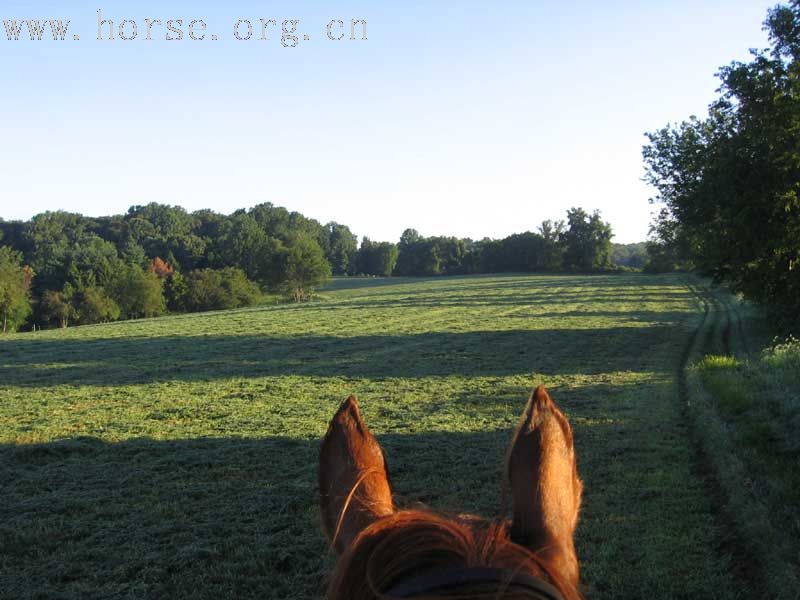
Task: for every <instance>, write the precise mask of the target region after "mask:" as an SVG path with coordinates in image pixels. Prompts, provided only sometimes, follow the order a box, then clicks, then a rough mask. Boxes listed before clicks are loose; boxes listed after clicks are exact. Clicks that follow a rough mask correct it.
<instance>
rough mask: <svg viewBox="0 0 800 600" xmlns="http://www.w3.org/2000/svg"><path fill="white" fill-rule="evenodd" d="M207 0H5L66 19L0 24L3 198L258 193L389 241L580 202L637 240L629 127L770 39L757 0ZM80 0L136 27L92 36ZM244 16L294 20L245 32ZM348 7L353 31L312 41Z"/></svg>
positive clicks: (81, 203)
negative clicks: (13, 26) (264, 36)
mask: <svg viewBox="0 0 800 600" xmlns="http://www.w3.org/2000/svg"><path fill="white" fill-rule="evenodd" d="M220 4H221V3H213V4H212V3H201V2H193V3H188V2H133V1H132V0H128V1H107V2H100V1H99V0H96V1H95V2H93V3H91V4H87V3H83V2H80V3H79V2H35V1H26V2H19V1H15V0H11V1H8V0H4V1H3V2H2V4H0V19H18V20H19V19H32V18H39V19H56V18H61V19H70V20H71V23H70V28H69V34H68V36H67V37H68V39H67V41H64V42H53V41H52V40H51V41H34V42H32V41H30V40H29V39H27V40H24V39H23V38H27V36H28V34H27V29H25V28H23V38H21V40H20V41H8V40H7V39H6V36H5V31H4V30H2V29H0V76H2V80H3V84H2V92H0V115H2V118H3V124H2V128H1V129H0V130H1V131H2V134H0V140H2V141H0V181H2V186H0V217H2V218H4V219H6V220H9V219H27V218H29V217H31V216H32V215H34V214H36V213H38V212H42V211H45V210H57V209H64V210H69V211H75V212H82V213H84V214H88V215H104V214H113V213H122V212H125V211H126V210H127V208H128V207H129V206H131V205H133V204H146V203H148V202H153V201H155V202H162V203H167V204H178V205H181V206H183V207H185V208H186V209H188V210H196V209H200V208H212V209H214V210H217V211H220V212H224V213H229V212H232V211H233V210H236V209H237V208H244V207H249V206H253V205H255V204H258V203H261V202H267V201H268V202H273V203H274V204H277V205H282V206H286V207H287V208H289V209H292V210H298V211H300V212H302V213H304V214H306V215H307V216H310V217H314V218H316V219H318V220H320V221H323V222H326V221H329V220H336V221H338V222H341V223H345V224H347V225H349V226H350V227H351V229H352V230H353V231H354V232H355V233H356V234H358V235H359V236H364V235H367V236H369V237H371V238H372V239H379V240H391V241H395V240H397V238H399V236H400V233H401V232H402V231H403V229H405V228H406V227H414V228H416V229H418V230H419V231H420V233H422V234H424V235H434V234H442V235H457V236H461V237H472V238H482V237H485V236H490V237H502V236H505V235H508V234H510V233H513V232H519V231H524V230H533V229H535V227H536V226H537V225H538V224H539V223H540V222H541V221H542V220H544V219H558V218H563V217H564V214H565V212H566V209H567V208H569V207H571V206H583V207H584V208H586V209H589V210H591V209H599V210H600V211H601V212H602V214H603V216H604V218H605V219H606V220H608V221H610V222H611V224H612V226H613V227H614V231H615V233H616V238H615V241H618V242H632V241H640V240H643V239H644V238H645V237H646V235H647V229H648V224H649V221H650V213H651V211H652V207H651V206H650V205H649V204H648V202H647V200H648V198H649V197H650V196H651V195H652V194H653V191H652V190H651V189H649V188H648V187H647V186H646V185H645V184H644V183H642V182H641V177H642V175H643V167H642V160H641V146H642V145H643V143H644V142H645V138H644V135H643V134H644V132H646V131H651V130H654V129H656V128H659V127H661V126H663V125H665V124H666V123H668V122H671V121H677V120H682V119H684V118H686V117H688V116H689V115H691V114H704V113H705V109H706V106H707V104H708V103H709V102H710V101H711V100H712V99H713V98H714V90H715V89H716V88H717V86H718V81H717V80H716V78H715V77H714V73H715V72H716V70H717V68H718V67H720V66H722V65H724V64H727V63H728V62H730V61H731V60H733V59H739V60H746V59H747V58H748V48H751V47H764V46H765V45H766V44H767V40H766V35H765V33H764V32H763V31H762V30H761V23H762V21H763V20H764V17H765V16H766V11H767V8H768V7H770V6H772V5H773V4H774V2H761V1H759V0H749V1H741V0H725V1H704V0H696V1H676V2H670V3H656V2H650V1H646V2H643V1H625V2H602V3H601V2H588V1H587V2H572V3H570V4H569V5H568V6H567V4H566V3H563V2H536V1H526V2H522V1H520V2H503V1H497V2H491V3H489V2H457V1H447V2H445V1H443V0H439V1H435V0H431V1H429V2H409V1H406V2H391V3H389V2H381V3H378V2H375V1H373V2H336V1H328V2H309V1H301V2H245V1H237V0H234V1H232V2H228V3H225V4H224V5H222V6H220ZM98 8H100V9H102V12H103V17H104V18H105V19H111V20H113V21H114V26H115V28H118V25H119V22H120V21H122V20H123V19H132V20H135V21H136V22H137V26H138V29H139V32H138V37H137V39H134V40H131V41H123V40H120V39H119V38H118V37H117V39H115V40H114V41H108V40H103V41H97V39H96V36H97V12H96V11H97V9H98ZM146 18H149V19H160V20H161V21H162V23H163V24H165V23H166V21H167V20H168V19H183V25H182V27H181V29H182V30H183V35H184V39H183V40H180V41H166V40H165V39H164V36H165V34H166V29H165V27H164V26H163V25H162V27H161V29H159V28H158V26H155V27H154V29H153V33H152V37H153V38H154V39H153V40H151V41H147V40H145V39H144V37H145V27H146V26H145V19H146ZM260 18H263V19H275V20H276V21H277V22H278V23H279V24H280V23H281V21H282V20H284V19H299V20H300V24H299V25H298V30H299V31H300V33H301V34H306V35H308V36H309V38H310V39H309V40H308V41H302V39H301V41H300V42H299V44H298V46H297V47H296V48H284V47H282V46H281V44H280V41H279V36H278V37H277V38H276V37H275V36H274V35H270V38H271V39H270V40H268V41H261V40H258V39H257V38H258V37H259V36H260V25H259V19H260ZM351 18H356V19H365V20H366V21H367V28H368V33H367V36H368V40H367V41H361V40H356V41H351V40H349V39H348V38H349V37H350V36H349V35H347V36H346V37H345V39H344V40H342V41H336V42H334V41H330V40H328V39H326V25H327V24H328V23H329V22H330V21H331V20H332V19H341V20H343V21H344V22H345V25H346V31H347V33H348V34H349V24H350V19H351ZM194 19H198V20H199V19H202V20H203V21H204V22H205V23H206V24H207V25H208V30H207V32H206V39H205V40H203V41H191V40H189V39H188V31H187V29H188V23H189V22H190V21H191V20H194ZM239 19H248V20H250V21H251V22H252V23H253V24H254V35H253V37H252V38H251V39H250V40H248V41H238V40H236V39H235V38H234V35H233V25H234V23H236V21H237V20H239ZM197 27H198V29H199V27H200V26H199V25H198V26H197ZM195 31H197V30H195ZM239 31H240V36H242V37H243V36H244V35H245V34H246V26H245V25H244V24H243V25H241V26H240V30H239ZM131 33H132V29H131V28H130V27H129V28H128V33H127V35H128V36H130V35H131ZM212 33H213V34H215V35H217V36H218V38H219V39H218V40H216V41H212V40H210V35H211V34H212ZM74 34H77V35H79V36H80V40H78V41H74V40H73V39H72V36H73V35H74ZM47 35H49V30H48V33H47ZM196 37H199V34H196Z"/></svg>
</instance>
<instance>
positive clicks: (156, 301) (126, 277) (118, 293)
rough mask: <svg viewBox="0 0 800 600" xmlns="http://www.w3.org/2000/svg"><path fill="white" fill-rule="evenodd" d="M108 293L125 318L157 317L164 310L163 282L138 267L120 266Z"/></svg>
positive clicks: (153, 274)
mask: <svg viewBox="0 0 800 600" xmlns="http://www.w3.org/2000/svg"><path fill="white" fill-rule="evenodd" d="M109 291H110V295H111V297H112V298H113V299H114V301H115V302H116V303H117V304H118V305H119V308H120V312H121V314H122V315H123V316H124V317H126V318H129V319H135V318H139V317H157V316H159V315H161V314H164V311H165V310H166V301H165V299H164V282H163V280H161V279H159V278H158V276H157V275H156V274H155V273H152V272H150V271H145V270H144V269H142V267H140V266H139V265H124V266H122V267H121V268H120V269H119V271H118V272H117V273H116V274H115V276H114V278H113V279H112V281H111V283H110V285H109Z"/></svg>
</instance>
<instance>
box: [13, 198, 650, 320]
mask: <svg viewBox="0 0 800 600" xmlns="http://www.w3.org/2000/svg"><path fill="white" fill-rule="evenodd" d="M612 235H613V234H612V230H611V226H610V225H609V224H608V223H606V222H604V221H603V220H602V218H601V216H600V214H599V213H598V212H594V213H592V214H589V213H587V212H586V211H584V210H583V209H580V208H573V209H571V210H569V211H568V212H567V218H566V220H564V221H545V222H544V223H542V224H541V225H540V226H539V227H538V229H537V231H535V232H525V233H521V234H515V235H511V236H509V237H507V238H505V239H501V240H493V239H489V238H486V239H483V240H480V241H473V240H470V239H459V238H454V237H423V236H421V235H420V234H419V233H418V232H417V231H416V230H414V229H408V230H406V231H405V232H404V233H403V235H402V236H401V238H400V240H399V242H398V243H396V244H395V243H390V242H374V241H371V240H370V239H369V238H363V239H362V241H361V243H360V244H359V243H358V239H357V237H356V236H355V235H354V234H353V233H352V231H351V230H350V229H349V228H348V227H347V226H346V225H342V224H339V223H335V222H331V223H327V224H325V225H323V224H321V223H319V222H318V221H316V220H314V219H309V218H307V217H305V216H303V215H301V214H300V213H297V212H290V211H288V210H286V209H285V208H282V207H277V206H274V205H272V204H270V203H265V204H260V205H258V206H255V207H253V208H251V209H249V210H239V211H236V212H234V213H233V214H231V215H222V214H219V213H216V212H213V211H210V210H201V211H197V212H193V213H188V212H187V211H185V210H184V209H182V208H180V207H177V206H168V205H163V204H156V203H153V204H148V205H146V206H133V207H131V208H130V209H129V210H128V212H127V213H126V214H124V215H115V216H110V217H86V216H83V215H80V214H75V213H68V212H61V211H58V212H46V213H42V214H39V215H36V216H35V217H33V218H31V219H30V220H29V221H24V222H23V221H2V220H0V318H2V326H3V331H4V332H5V331H10V330H16V329H19V328H24V327H33V326H38V327H66V326H69V325H71V324H89V323H99V322H106V321H114V320H118V319H131V318H140V317H153V316H158V315H161V314H164V313H166V312H193V311H203V310H215V309H227V308H236V307H242V306H249V305H252V304H254V303H256V302H258V301H259V300H260V299H261V298H262V296H263V294H264V293H265V292H266V293H272V294H280V295H283V296H286V297H289V298H292V299H293V300H295V301H301V300H304V299H306V298H307V297H308V296H309V294H310V293H311V291H312V290H313V289H314V288H315V287H317V286H319V285H321V284H322V283H323V282H324V281H325V280H326V279H327V278H328V277H329V276H330V275H331V274H333V275H374V276H391V275H401V276H437V275H457V274H470V273H497V272H534V271H536V272H558V271H581V272H592V271H601V270H606V269H610V268H612V266H613V264H612V249H613V250H614V251H615V252H616V251H617V250H619V249H622V250H623V254H625V247H622V246H616V245H615V246H614V247H613V248H612V244H611V238H612ZM631 266H635V265H631Z"/></svg>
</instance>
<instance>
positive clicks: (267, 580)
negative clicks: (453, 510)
mask: <svg viewBox="0 0 800 600" xmlns="http://www.w3.org/2000/svg"><path fill="white" fill-rule="evenodd" d="M508 437H509V432H508V431H494V432H485V433H474V434H446V433H441V434H438V433H431V434H425V435H419V436H417V435H414V436H402V435H387V436H382V437H381V443H382V444H383V445H384V447H385V448H386V451H387V454H388V455H389V456H390V461H391V462H390V464H391V468H392V473H393V477H394V479H395V481H396V482H397V480H400V481H402V484H401V485H399V486H398V488H399V491H400V492H401V493H404V494H411V495H412V496H413V498H414V499H415V500H419V501H426V502H437V501H445V503H446V502H447V501H450V500H452V499H453V498H458V499H459V500H463V497H464V496H465V495H466V496H467V497H469V498H470V499H471V500H472V504H473V506H479V505H480V503H481V502H482V501H483V496H485V495H486V494H485V492H482V491H481V490H485V489H486V487H487V486H488V485H489V484H491V489H492V491H496V490H498V489H499V481H500V479H499V474H500V468H499V466H500V461H501V459H502V451H503V448H504V444H505V443H506V442H507V440H508ZM318 448H319V442H318V440H313V441H312V440H308V441H304V440H294V439H287V438H266V439H234V438H223V439H196V440H180V441H154V440H148V439H137V440H130V441H125V442H120V443H107V442H103V441H100V440H98V439H94V438H79V439H73V440H62V441H56V442H52V443H47V444H34V445H23V446H16V445H4V446H0V475H1V476H2V479H1V481H2V488H0V489H2V502H0V563H2V564H3V569H2V570H0V589H2V590H3V593H5V594H9V596H7V597H13V598H16V599H20V600H22V599H25V598H91V597H94V598H99V597H103V598H110V597H123V596H124V597H142V598H214V599H218V598H228V597H236V598H276V599H277V598H314V597H318V596H319V595H320V591H321V590H322V588H323V585H324V579H325V573H326V572H327V571H328V570H329V568H330V556H329V553H328V551H327V546H326V543H325V541H324V539H323V537H322V534H321V533H320V532H319V518H318V511H317V485H316V470H317V454H318ZM487 456H491V457H492V458H491V461H490V462H489V464H488V466H487V458H486V457H487ZM449 463H452V464H451V467H452V468H450V469H448V482H443V481H442V478H441V472H440V470H439V468H438V465H440V464H449ZM456 482H457V483H456ZM494 496H495V494H491V499H492V502H496V498H495V497H494ZM0 595H2V594H0Z"/></svg>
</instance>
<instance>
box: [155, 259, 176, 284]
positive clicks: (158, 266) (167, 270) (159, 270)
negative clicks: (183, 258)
mask: <svg viewBox="0 0 800 600" xmlns="http://www.w3.org/2000/svg"><path fill="white" fill-rule="evenodd" d="M149 270H150V272H151V273H155V274H156V276H157V277H158V278H159V279H166V278H167V277H169V276H170V275H172V274H173V273H174V272H175V269H174V268H173V267H172V265H170V264H169V263H168V262H165V261H164V260H162V259H161V257H159V256H156V257H155V258H154V259H153V260H152V262H151V263H150V269H149Z"/></svg>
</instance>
